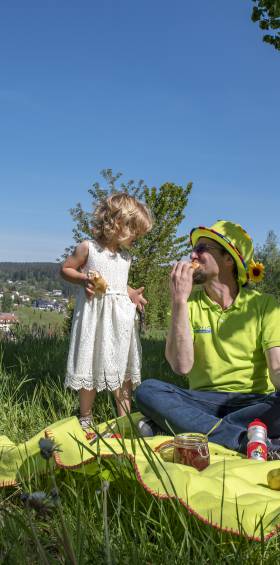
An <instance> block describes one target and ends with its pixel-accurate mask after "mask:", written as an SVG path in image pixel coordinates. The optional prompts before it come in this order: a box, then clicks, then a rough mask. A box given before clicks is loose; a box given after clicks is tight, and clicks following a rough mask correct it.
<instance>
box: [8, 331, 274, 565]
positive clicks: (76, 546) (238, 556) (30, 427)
mask: <svg viewBox="0 0 280 565" xmlns="http://www.w3.org/2000/svg"><path fill="white" fill-rule="evenodd" d="M67 351H68V340H67V339H66V338H62V337H53V338H43V339H32V338H30V337H29V338H28V337H26V338H25V339H23V340H22V341H20V342H18V343H14V342H10V343H4V344H3V347H2V357H1V368H0V389H1V390H0V393H1V397H0V398H1V401H0V434H4V435H6V436H8V437H9V438H10V439H11V440H13V441H14V442H16V443H19V442H21V441H24V440H27V439H29V438H30V437H32V436H33V435H35V434H36V433H37V432H39V431H40V430H42V429H43V428H44V427H46V426H47V425H48V424H50V423H52V422H53V421H55V420H58V419H60V418H64V417H67V416H70V415H73V413H75V411H76V410H77V407H78V400H77V396H76V395H75V394H74V393H72V392H70V391H64V389H63V380H64V371H65V362H66V356H67ZM143 353H144V355H143V359H144V367H143V376H144V377H145V378H147V377H159V378H164V379H166V380H173V381H176V379H175V378H174V375H173V374H172V373H171V371H170V369H169V367H168V366H167V364H166V362H165V361H164V355H163V353H164V340H163V339H162V336H161V338H160V336H159V335H158V336H157V338H156V337H152V336H150V337H149V338H146V339H144V340H143ZM176 382H177V383H178V384H179V383H180V384H182V379H181V378H180V377H178V378H177V381H176ZM95 415H96V419H97V420H98V421H103V420H106V419H109V418H111V417H112V416H113V406H112V403H111V399H110V398H109V397H108V396H107V394H106V393H102V394H100V395H98V397H97V402H96V412H95ZM99 465H100V467H99V471H100V472H99V473H98V474H97V475H96V476H88V475H82V474H76V473H73V472H72V473H71V472H66V471H58V472H57V473H56V474H55V476H53V475H52V473H51V471H50V472H49V474H48V475H47V476H46V477H39V476H36V477H33V478H32V480H31V482H27V483H26V484H23V485H22V486H21V487H18V488H16V489H2V490H1V491H0V525H1V527H0V563H1V564H2V563H3V564H7V565H10V564H11V565H14V564H17V563H20V564H23V565H24V564H25V563H26V564H32V565H33V564H37V563H38V564H40V565H41V564H42V563H76V564H78V565H84V564H90V563H98V564H103V563H104V564H111V563H112V564H119V563H122V564H123V565H126V564H130V563H133V564H134V565H137V564H138V563H139V564H140V563H141V565H143V564H145V565H154V564H155V565H157V564H158V565H161V564H162V565H165V564H166V565H167V564H170V562H171V563H174V564H176V565H177V564H178V565H180V564H186V563H192V564H196V563H197V564H198V563H199V564H200V565H204V564H210V563H211V564H218V565H220V564H231V563H232V564H233V563H239V564H240V565H241V564H244V565H245V564H246V565H248V564H249V565H250V564H252V565H253V564H254V565H255V564H266V563H267V564H270V563H271V564H272V563H278V562H279V540H278V538H273V539H271V540H270V541H268V542H266V543H257V542H248V540H246V539H245V538H237V537H235V536H231V535H230V534H225V533H223V532H219V531H217V530H214V529H212V528H211V527H209V526H207V525H204V524H203V523H202V522H200V521H198V520H197V519H196V518H195V517H193V516H191V515H189V514H188V513H187V511H186V510H185V509H184V508H183V507H182V506H181V505H180V504H179V503H178V502H177V501H176V500H160V499H156V498H154V497H152V496H151V495H150V494H149V493H148V492H146V491H145V490H144V489H143V488H142V487H141V486H140V484H139V483H138V482H137V481H136V480H135V479H134V472H133V471H132V469H131V464H130V463H129V462H126V463H123V462H122V463H121V462H119V463H118V464H116V471H115V475H116V480H115V481H114V482H113V483H111V484H110V487H109V488H108V484H107V483H106V481H104V480H103V479H102V477H101V471H102V469H103V468H104V466H105V462H104V461H100V463H99ZM127 473H131V476H132V477H133V480H130V481H127ZM53 481H55V484H56V488H57V489H58V491H59V499H60V502H59V504H60V506H58V507H55V508H54V509H52V510H51V512H49V513H46V514H44V513H40V512H38V511H35V510H34V509H32V508H31V507H28V506H26V505H24V504H23V502H22V500H21V498H20V495H21V492H22V490H25V491H27V492H31V491H43V492H46V493H50V492H51V489H52V488H53V486H54V482H53ZM67 544H68V545H67ZM69 544H70V546H71V547H72V548H73V554H74V557H73V554H71V551H69V547H68V546H69ZM67 547H68V549H67ZM71 555H72V557H71Z"/></svg>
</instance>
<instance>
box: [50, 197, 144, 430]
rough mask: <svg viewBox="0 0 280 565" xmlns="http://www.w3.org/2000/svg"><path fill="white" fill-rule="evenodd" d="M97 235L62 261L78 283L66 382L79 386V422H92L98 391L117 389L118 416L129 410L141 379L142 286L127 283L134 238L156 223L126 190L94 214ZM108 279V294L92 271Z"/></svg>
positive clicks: (65, 272)
mask: <svg viewBox="0 0 280 565" xmlns="http://www.w3.org/2000/svg"><path fill="white" fill-rule="evenodd" d="M93 220H94V222H93V225H94V227H93V236H94V239H92V240H90V241H83V242H82V243H80V244H79V245H78V246H77V247H76V249H75V251H74V253H73V255H71V256H69V257H68V258H67V259H66V261H65V262H64V263H63V265H62V268H61V274H62V276H63V278H65V279H66V280H67V281H69V282H72V283H76V284H80V285H81V287H82V288H81V289H80V290H79V293H78V296H77V299H76V305H75V310H74V314H73V322H72V331H71V338H70V348H69V355H68V362H67V373H66V380H65V386H66V387H67V386H68V387H70V388H72V389H74V390H79V394H80V423H81V426H82V427H83V428H84V429H87V428H89V427H90V425H91V423H92V405H93V402H94V400H95V396H96V392H99V391H101V390H104V389H108V390H110V391H112V392H113V394H114V397H115V400H116V405H117V411H118V415H119V416H123V415H124V414H125V413H127V412H129V411H130V407H131V391H132V389H134V388H135V387H136V386H137V385H138V384H140V381H141V344H140V339H139V335H138V330H137V326H136V323H135V319H136V307H138V308H139V310H142V309H143V307H144V304H146V300H145V299H144V297H143V295H142V292H143V290H144V288H143V287H142V288H139V289H132V288H130V287H128V286H127V279H128V272H129V268H130V264H131V257H130V255H129V253H128V252H127V249H129V248H130V247H131V245H132V243H133V241H135V240H136V239H138V238H139V237H141V236H143V235H144V234H146V233H147V232H148V231H150V230H151V228H152V216H151V213H150V211H149V209H148V208H147V207H146V206H145V205H144V204H142V203H141V202H139V201H138V200H136V198H134V197H132V196H129V195H128V194H126V193H116V194H113V195H111V196H109V197H108V198H106V199H105V200H103V201H102V202H101V203H100V204H99V205H98V206H97V208H96V210H95V212H94V216H93ZM92 270H94V271H98V272H99V273H100V275H101V276H102V277H103V279H105V281H106V282H107V285H108V286H107V289H106V291H105V294H101V293H98V292H95V291H94V285H93V283H92V282H91V279H90V276H89V271H92Z"/></svg>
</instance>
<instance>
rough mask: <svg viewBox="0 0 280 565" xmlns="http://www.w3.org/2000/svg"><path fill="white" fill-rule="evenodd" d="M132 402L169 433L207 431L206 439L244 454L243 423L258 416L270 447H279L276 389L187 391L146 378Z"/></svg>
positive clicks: (279, 405)
mask: <svg viewBox="0 0 280 565" xmlns="http://www.w3.org/2000/svg"><path fill="white" fill-rule="evenodd" d="M135 397H136V404H137V407H138V408H139V410H140V411H141V412H142V414H144V415H145V416H148V417H149V418H151V419H152V420H153V421H154V422H156V424H157V425H158V426H159V427H160V428H161V429H162V430H165V431H166V432H167V433H168V435H171V432H170V429H171V430H173V432H175V433H182V432H194V433H202V434H208V433H209V431H210V430H211V429H212V428H213V427H214V426H215V424H218V423H219V420H220V419H221V418H222V421H221V423H219V424H218V425H217V427H216V428H215V429H214V430H213V431H212V432H211V433H210V434H209V441H212V442H214V443H218V444H220V445H223V446H225V447H227V448H229V449H234V450H236V451H240V452H242V453H246V445H247V433H246V432H247V426H248V424H249V423H250V422H252V420H254V419H255V418H258V419H260V420H262V422H264V423H265V424H266V425H267V428H268V437H269V438H270V440H271V445H270V447H269V448H270V449H276V448H278V449H279V440H278V442H277V441H275V442H273V438H279V437H280V392H273V393H271V394H253V393H252V394H242V393H239V392H212V391H198V390H187V389H183V388H180V387H178V386H176V385H173V384H170V383H166V382H163V381H159V380H157V379H147V380H146V381H144V382H143V383H142V384H141V385H140V386H139V387H138V388H137V389H136V395H135Z"/></svg>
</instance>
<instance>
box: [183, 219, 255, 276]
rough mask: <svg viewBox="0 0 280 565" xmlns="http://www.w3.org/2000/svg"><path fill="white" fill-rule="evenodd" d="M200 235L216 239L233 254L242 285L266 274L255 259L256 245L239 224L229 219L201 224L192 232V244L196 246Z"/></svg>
mask: <svg viewBox="0 0 280 565" xmlns="http://www.w3.org/2000/svg"><path fill="white" fill-rule="evenodd" d="M200 237H208V238H210V239H214V241H217V243H219V244H220V245H222V246H223V247H224V248H225V249H226V250H227V251H228V253H230V255H232V257H233V259H234V260H235V263H236V265H237V270H238V280H239V283H240V284H241V285H244V284H246V283H247V282H248V281H249V280H252V281H254V282H259V281H260V280H262V278H263V275H264V266H263V265H262V263H255V261H254V260H253V255H254V246H253V242H252V239H251V238H250V236H249V234H248V233H247V232H246V231H245V230H244V229H243V228H242V227H241V226H240V225H239V224H234V223H233V222H228V221H227V220H219V221H218V222H216V223H215V224H213V226H211V227H210V228H206V227H204V226H199V227H198V228H193V229H192V231H191V233H190V240H191V245H192V246H193V247H194V246H195V244H196V242H197V240H198V239H199V238H200Z"/></svg>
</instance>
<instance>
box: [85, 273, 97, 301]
mask: <svg viewBox="0 0 280 565" xmlns="http://www.w3.org/2000/svg"><path fill="white" fill-rule="evenodd" d="M84 286H85V293H86V297H87V298H88V300H91V299H92V298H93V297H94V295H95V290H94V285H93V284H92V282H91V280H90V279H89V278H88V277H87V278H86V279H85V280H84Z"/></svg>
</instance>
